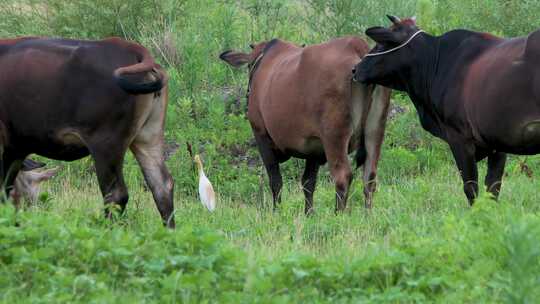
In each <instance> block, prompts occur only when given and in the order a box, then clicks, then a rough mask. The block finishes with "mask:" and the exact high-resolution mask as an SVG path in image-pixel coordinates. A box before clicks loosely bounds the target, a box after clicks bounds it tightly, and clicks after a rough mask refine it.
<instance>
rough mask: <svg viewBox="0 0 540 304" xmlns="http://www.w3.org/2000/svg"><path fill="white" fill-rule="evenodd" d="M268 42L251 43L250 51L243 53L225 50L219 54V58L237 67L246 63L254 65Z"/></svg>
mask: <svg viewBox="0 0 540 304" xmlns="http://www.w3.org/2000/svg"><path fill="white" fill-rule="evenodd" d="M267 44H268V42H261V43H258V44H250V45H249V47H250V48H251V52H250V53H243V52H237V51H232V50H229V51H225V52H223V53H221V55H219V58H220V59H221V60H223V61H225V62H227V63H228V64H230V65H231V66H233V67H235V68H239V67H241V66H243V65H245V64H249V65H252V64H254V63H255V61H257V58H259V57H260V56H261V55H262V54H263V51H264V49H265V48H266V45H267Z"/></svg>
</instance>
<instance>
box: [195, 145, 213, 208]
mask: <svg viewBox="0 0 540 304" xmlns="http://www.w3.org/2000/svg"><path fill="white" fill-rule="evenodd" d="M195 163H197V168H198V169H199V196H200V198H201V203H202V204H203V206H205V207H206V208H207V209H208V210H209V211H210V212H212V211H214V209H216V193H215V192H214V188H213V187H212V184H211V183H210V181H209V180H208V178H207V177H206V175H205V174H204V170H203V165H202V161H201V158H200V157H199V155H195Z"/></svg>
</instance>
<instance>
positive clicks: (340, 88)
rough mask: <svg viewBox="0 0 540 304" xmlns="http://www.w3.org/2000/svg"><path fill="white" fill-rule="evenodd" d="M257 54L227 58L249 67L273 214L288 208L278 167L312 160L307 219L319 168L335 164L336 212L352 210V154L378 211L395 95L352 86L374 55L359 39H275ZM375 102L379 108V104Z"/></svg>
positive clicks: (254, 123) (306, 177)
mask: <svg viewBox="0 0 540 304" xmlns="http://www.w3.org/2000/svg"><path fill="white" fill-rule="evenodd" d="M252 49H253V50H252V51H251V53H248V54H246V53H241V52H234V51H227V52H224V53H222V54H221V55H220V58H221V59H222V60H224V61H226V62H227V63H229V64H230V65H232V66H234V67H240V66H242V65H244V64H249V67H250V69H249V86H248V90H249V97H248V118H249V121H250V123H251V127H252V130H253V134H254V135H255V139H256V142H257V145H258V147H259V152H260V154H261V157H262V160H263V162H264V165H265V167H266V170H267V172H268V175H269V180H270V188H271V190H272V195H273V202H274V208H276V206H277V203H279V202H280V201H281V195H280V194H281V193H280V192H281V187H282V178H281V173H280V169H279V164H280V163H282V162H285V161H286V160H288V159H289V158H290V157H291V156H294V157H298V158H303V159H306V168H305V171H304V174H303V176H302V184H303V187H304V195H305V212H306V214H309V213H310V212H311V211H312V209H313V191H314V190H315V183H316V180H317V173H318V170H319V167H320V166H321V165H322V164H324V163H325V162H327V161H328V163H329V167H330V173H331V175H332V177H333V179H334V181H335V184H336V194H337V195H336V211H338V210H343V209H345V207H346V202H347V195H348V190H349V185H350V183H351V179H352V171H351V167H350V164H349V159H348V154H349V153H350V152H352V151H354V150H357V154H356V161H357V165H358V166H359V165H362V164H364V185H365V188H364V195H365V205H366V207H368V208H370V207H371V201H372V194H373V191H374V190H375V185H376V184H375V178H376V169H377V162H378V160H379V155H380V149H381V144H382V141H383V135H384V128H385V122H386V116H387V112H388V111H387V110H388V105H389V100H390V90H388V89H386V88H383V87H378V86H377V87H375V86H364V85H361V84H358V83H353V82H352V81H351V78H352V74H351V69H352V68H353V67H354V65H355V64H356V63H357V62H358V61H359V60H360V59H361V58H362V57H363V56H364V54H366V53H367V52H368V45H367V43H366V42H365V41H364V40H362V39H360V38H357V37H345V38H339V39H335V40H332V41H329V42H327V43H323V44H317V45H312V46H307V47H305V48H301V47H298V46H296V45H294V44H292V43H289V42H285V41H282V40H278V39H274V40H272V41H269V42H263V43H259V44H257V45H255V46H252ZM372 96H375V98H374V99H375V101H374V102H372Z"/></svg>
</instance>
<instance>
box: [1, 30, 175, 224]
mask: <svg viewBox="0 0 540 304" xmlns="http://www.w3.org/2000/svg"><path fill="white" fill-rule="evenodd" d="M166 81H167V77H166V74H165V72H164V71H163V69H161V67H160V66H159V65H157V64H156V63H155V62H154V59H153V58H152V57H151V55H150V54H149V52H148V51H147V50H146V49H145V48H144V47H142V46H140V45H138V44H135V43H131V42H127V41H124V40H122V39H120V38H110V39H106V40H102V41H78V40H65V39H39V38H21V39H12V40H0V121H1V122H2V123H1V125H0V130H1V134H0V135H1V136H0V140H1V144H2V145H1V148H2V149H1V153H2V162H1V163H2V168H0V169H2V170H1V171H2V174H1V177H2V179H3V181H5V184H6V185H7V189H10V188H11V187H12V185H13V182H14V179H15V176H17V173H18V172H19V169H20V167H21V163H22V161H23V160H24V159H25V158H26V156H28V155H29V154H32V153H35V154H39V155H42V156H45V157H48V158H52V159H57V160H65V161H72V160H76V159H80V158H82V157H85V156H87V155H91V156H92V157H93V159H94V161H95V166H96V172H97V176H98V181H99V186H100V189H101V192H102V194H103V197H104V201H105V203H106V204H109V203H116V204H118V205H119V206H120V207H121V210H123V209H124V208H125V206H126V204H127V201H128V192H127V188H126V185H125V183H124V177H123V174H122V166H123V161H124V155H125V153H126V151H127V149H131V151H132V152H133V153H134V154H135V157H136V158H137V160H138V162H139V164H140V166H141V168H142V171H143V174H144V176H145V179H146V181H147V183H148V184H149V186H150V189H151V190H152V194H153V196H154V199H155V201H156V205H157V207H158V209H159V212H160V214H161V217H162V219H163V222H164V223H166V224H167V225H168V226H169V227H174V219H173V217H172V215H173V180H172V178H171V176H170V174H169V172H168V170H167V168H166V166H165V163H164V161H163V151H162V150H163V127H164V120H165V111H166V107H167V87H166ZM8 169H9V171H8ZM8 172H9V174H8ZM107 209H110V208H107ZM108 215H110V214H109V213H108Z"/></svg>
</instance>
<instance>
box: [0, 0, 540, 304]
mask: <svg viewBox="0 0 540 304" xmlns="http://www.w3.org/2000/svg"><path fill="white" fill-rule="evenodd" d="M389 8H392V11H388V10H389ZM538 9H540V2H537V1H525V2H523V1H495V0H489V1H476V0H461V1H455V0H452V1H450V0H438V1H430V0H418V1H405V2H404V1H396V0H366V1H351V0H332V1H319V0H310V1H281V0H279V1H278V0H276V1H270V2H269V1H261V0H241V1H209V0H208V1H207V0H204V1H198V0H197V1H196V0H186V1H179V0H164V1H155V0H140V1H119V0H114V1H104V0H81V1H75V2H66V1H60V0H44V1H39V2H38V1H33V0H21V1H14V0H0V15H2V18H0V35H1V36H2V37H8V36H17V35H48V36H66V37H73V38H92V39H95V38H102V37H104V36H109V35H119V36H124V37H127V38H130V39H135V40H137V41H139V42H141V43H142V44H144V45H145V46H147V47H148V48H149V49H151V51H152V52H153V53H154V54H155V55H156V58H158V60H159V61H160V62H162V63H163V64H164V65H165V66H166V67H167V69H168V72H169V74H170V76H171V78H170V83H169V84H170V87H169V89H170V106H169V110H168V113H167V125H166V134H165V135H166V139H167V141H173V142H176V143H178V144H179V145H180V149H179V151H178V152H177V153H176V154H174V155H173V156H172V158H171V159H170V160H169V161H168V166H169V169H170V171H171V173H172V174H173V177H174V180H175V207H176V213H175V218H176V223H177V225H178V229H177V230H175V231H169V230H166V229H164V228H163V227H161V224H160V219H159V215H158V213H157V211H156V208H155V206H154V203H153V200H152V197H151V195H150V193H149V192H148V191H147V190H145V188H144V187H143V179H142V176H141V174H140V172H139V168H138V166H137V165H136V162H135V161H134V159H133V157H132V156H131V155H128V157H127V159H126V162H125V170H124V174H125V177H126V182H127V184H128V186H129V190H130V202H129V205H128V208H127V210H126V214H125V215H124V216H123V217H122V218H119V219H117V220H115V221H114V222H110V221H108V220H105V219H104V218H103V210H102V208H103V203H102V199H101V194H100V193H99V190H98V187H97V184H96V179H95V176H94V173H93V170H92V169H91V168H92V162H91V160H90V159H84V160H81V161H76V162H73V163H63V168H62V169H61V171H60V173H59V175H58V176H57V177H55V178H54V179H53V180H51V181H49V182H48V183H47V184H46V185H45V187H44V189H43V190H44V195H43V196H42V202H41V203H39V204H37V205H36V206H33V207H30V208H28V209H27V210H25V211H23V212H19V213H17V214H16V213H15V212H14V210H13V208H12V207H10V206H0V302H3V303H74V302H75V303H118V302H128V303H130V302H134V303H177V302H182V303H319V302H320V303H327V302H333V303H359V302H360V303H424V302H436V303H535V302H536V301H537V300H536V299H538V297H539V296H540V289H539V288H538V287H537V286H538V283H539V282H540V260H539V257H540V217H539V210H540V204H538V201H539V194H538V190H537V189H539V187H540V180H538V179H537V175H538V172H540V162H539V161H538V160H540V158H539V157H528V158H526V157H514V156H513V157H511V158H510V160H509V162H508V164H507V168H506V173H507V174H506V176H505V178H504V182H503V183H504V184H503V190H502V193H501V197H500V201H499V202H494V201H492V200H490V199H489V198H488V197H487V195H486V194H485V191H483V192H482V194H481V197H480V199H479V200H478V202H477V204H476V205H475V206H474V207H472V208H471V207H469V206H468V204H467V201H466V199H465V195H464V194H463V191H462V184H461V179H460V177H459V174H458V172H457V169H456V168H455V165H454V163H453V159H452V157H451V155H450V152H449V149H448V147H447V146H446V145H445V144H444V143H442V142H441V141H439V140H437V139H434V138H433V137H431V136H430V135H429V134H427V132H425V131H423V130H422V129H421V127H420V125H419V123H418V118H417V114H416V112H415V111H414V108H413V107H412V105H411V103H410V101H409V100H408V99H407V98H406V97H404V96H403V95H401V94H394V96H393V105H397V106H399V107H401V108H403V110H404V113H402V114H399V115H397V116H396V117H394V118H393V119H391V120H390V121H389V124H388V128H387V133H386V138H385V144H384V147H383V155H382V159H381V162H380V167H379V186H378V191H377V193H376V195H375V199H374V207H373V210H371V211H370V212H367V211H366V210H364V209H363V208H362V206H363V195H362V185H361V182H360V180H359V179H358V177H357V178H355V180H354V182H353V188H352V194H351V197H350V199H349V206H350V207H351V208H350V211H348V212H346V213H344V214H340V215H337V216H336V215H335V214H334V204H335V202H334V195H335V194H334V186H333V184H332V182H331V180H330V177H329V174H328V171H327V169H326V167H325V168H323V169H322V170H321V173H320V176H319V183H318V187H317V191H316V193H315V208H316V213H315V214H314V216H312V217H309V218H306V217H305V216H304V215H303V204H304V203H303V194H302V191H301V188H300V182H299V179H300V175H301V172H302V170H303V161H299V160H291V161H289V162H287V163H286V164H284V165H283V166H282V172H283V176H284V181H285V186H284V193H283V204H282V205H281V206H280V209H279V211H277V212H272V211H271V195H270V191H269V189H268V186H267V177H266V174H265V172H264V169H263V167H262V164H261V162H260V159H259V156H258V153H257V150H256V148H255V146H254V144H253V140H252V135H251V131H250V128H249V123H248V122H247V120H246V118H245V116H244V114H243V113H244V111H245V109H244V107H245V101H244V99H243V96H244V94H245V87H246V81H247V79H246V71H235V70H231V69H230V68H229V67H227V66H226V65H224V64H222V63H221V62H219V59H218V58H217V55H218V54H219V53H220V52H221V51H223V50H225V49H229V48H236V49H244V50H245V49H247V45H248V44H249V43H251V42H257V41H261V40H265V39H270V38H273V37H280V38H283V39H287V40H290V41H293V42H296V43H299V44H300V43H318V42H322V41H325V40H327V39H329V38H332V37H334V36H337V35H344V34H360V35H361V33H362V32H363V30H364V29H365V28H366V27H368V26H373V25H382V24H387V22H388V21H386V20H385V17H384V14H386V13H392V14H396V15H400V16H408V15H415V14H416V15H417V16H418V20H419V23H420V25H421V27H422V28H424V29H426V30H429V31H430V32H433V33H442V32H444V31H446V30H449V29H453V28H458V27H465V28H472V29H476V30H482V31H489V32H494V33H496V34H500V35H504V36H515V35H524V34H526V33H528V32H530V31H532V30H534V29H535V28H536V27H537V24H536V20H537V13H536V12H537V11H538ZM486 12H487V13H486ZM224 95H227V97H224ZM238 97H239V98H241V100H240V106H239V107H238V108H237V105H236V104H235V103H234V102H231V101H232V100H234V99H235V98H238ZM186 142H189V143H191V144H193V147H194V150H195V152H196V153H200V154H201V155H202V157H203V161H204V164H205V171H206V172H207V175H208V176H209V178H210V180H211V181H212V182H213V184H214V188H215V189H216V192H217V194H218V197H219V200H218V208H217V210H216V212H215V213H212V214H210V213H209V212H207V211H206V209H205V208H204V207H203V206H202V205H201V204H200V203H199V202H198V198H197V179H196V175H195V173H194V171H193V165H192V162H191V160H190V158H189V155H188V153H187V152H186V150H185V148H184V147H185V143H186ZM47 162H48V163H49V164H50V165H51V166H52V165H58V164H60V163H57V162H53V161H47ZM524 166H527V167H529V169H530V170H531V171H532V173H533V176H532V178H530V177H528V176H527V174H526V172H525V171H526V170H524V169H523V167H524ZM485 171H486V169H485V163H482V164H481V166H480V172H481V174H480V176H482V177H483V176H484V175H485ZM356 175H357V176H359V175H360V171H357V172H356ZM481 182H482V183H483V178H481Z"/></svg>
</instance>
